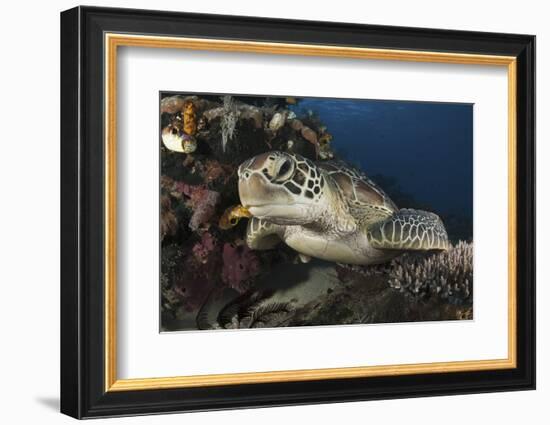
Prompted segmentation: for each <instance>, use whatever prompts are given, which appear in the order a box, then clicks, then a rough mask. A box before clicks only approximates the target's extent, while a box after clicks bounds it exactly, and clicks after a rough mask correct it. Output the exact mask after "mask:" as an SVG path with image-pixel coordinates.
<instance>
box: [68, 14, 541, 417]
mask: <svg viewBox="0 0 550 425" xmlns="http://www.w3.org/2000/svg"><path fill="white" fill-rule="evenodd" d="M61 56H62V61H61V69H62V76H61V79H62V84H61V101H62V125H61V145H62V146H61V163H62V170H61V172H62V173H61V174H62V175H61V191H62V217H61V219H62V233H61V239H62V253H61V254H62V281H61V306H62V307H61V308H62V309H61V324H62V325H61V333H62V335H61V352H62V358H61V369H62V372H61V411H62V412H63V413H66V414H68V415H71V416H74V417H77V418H90V417H103V416H120V415H134V414H147V413H162V412H178V411H181V412H185V411H197V410H210V409H227V408H239V407H253V406H273V405H290V404H305V403H323V402H337V401H352V400H369V399H381V398H397V397H411V396H427V395H443V394H461V393H474V392H487V391H507V390H521V389H533V388H534V387H535V310H534V308H535V274H534V272H535V252H534V250H535V231H534V226H535V221H534V203H535V196H534V193H535V192H534V187H535V183H534V176H535V173H534V154H535V153H534V143H535V135H534V119H535V111H534V90H535V88H534V82H535V80H534V69H535V68H534V58H535V38H534V36H528V35H512V34H494V33H474V32H464V31H448V30H433V29H416V28H398V27H384V26H366V25H354V24H341V23H328V22H312V21H292V20H276V19H264V18H244V17H236V16H218V15H199V14H186V13H175V12H159V11H142V10H125V9H106V8H93V7H77V8H75V9H71V10H68V11H66V12H63V13H62V14H61Z"/></svg>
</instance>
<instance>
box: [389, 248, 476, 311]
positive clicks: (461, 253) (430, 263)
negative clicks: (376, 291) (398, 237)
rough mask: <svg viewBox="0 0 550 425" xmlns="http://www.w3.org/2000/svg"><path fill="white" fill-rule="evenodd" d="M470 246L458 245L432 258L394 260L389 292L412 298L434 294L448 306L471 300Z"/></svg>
mask: <svg viewBox="0 0 550 425" xmlns="http://www.w3.org/2000/svg"><path fill="white" fill-rule="evenodd" d="M473 251H474V246H473V243H468V242H462V241H460V242H459V243H458V244H457V245H455V246H453V247H451V248H450V249H449V250H448V251H444V252H440V253H438V254H434V255H431V256H428V257H426V256H421V255H418V254H404V255H402V256H401V257H399V258H397V259H395V260H393V262H392V268H391V271H390V276H389V284H390V286H391V287H392V288H394V289H397V290H399V291H401V292H406V293H408V294H410V295H413V296H425V295H428V294H437V295H439V296H440V297H442V298H445V299H448V300H449V301H451V302H462V301H465V300H467V299H470V298H471V295H472V283H473Z"/></svg>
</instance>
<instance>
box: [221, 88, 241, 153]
mask: <svg viewBox="0 0 550 425" xmlns="http://www.w3.org/2000/svg"><path fill="white" fill-rule="evenodd" d="M238 115H239V114H238V111H237V109H236V108H235V104H234V102H233V97H232V96H224V97H223V116H222V121H221V128H222V150H223V151H224V152H225V147H226V146H227V142H228V141H229V140H233V137H234V136H235V127H236V126H237V121H238V119H239V117H238Z"/></svg>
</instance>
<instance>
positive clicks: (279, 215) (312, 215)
mask: <svg viewBox="0 0 550 425" xmlns="http://www.w3.org/2000/svg"><path fill="white" fill-rule="evenodd" d="M238 176H239V197H240V200H241V203H242V205H243V206H244V208H246V209H247V210H248V211H249V212H250V214H251V215H252V218H250V220H249V222H248V227H247V233H246V242H247V244H248V246H249V247H250V248H252V249H258V250H262V249H271V248H273V247H275V245H276V244H277V243H279V242H280V241H284V242H285V243H286V244H287V245H288V246H290V247H291V248H293V249H295V250H296V251H298V253H299V254H300V257H301V258H302V259H303V260H304V261H307V259H308V258H310V257H315V258H320V259H323V260H328V261H332V262H337V263H345V264H360V265H369V264H379V263H384V262H386V261H389V260H391V259H392V258H394V257H396V256H398V255H400V254H401V253H403V252H405V251H409V250H412V251H428V250H446V249H447V247H448V238H447V232H446V231H445V227H444V225H443V222H442V221H441V219H440V218H439V217H438V216H437V215H436V214H434V213H431V212H426V211H420V210H413V209H398V208H397V207H396V205H395V204H394V203H393V201H392V200H391V199H390V198H389V197H388V196H387V195H386V194H385V193H384V192H383V191H382V189H380V188H379V187H378V186H377V185H376V184H375V183H373V182H372V181H371V180H370V179H369V178H368V177H367V176H366V175H365V174H363V173H362V172H360V171H358V170H356V169H354V168H352V167H350V166H348V165H346V164H345V163H343V162H339V161H321V162H317V163H313V162H312V161H310V160H309V159H306V158H304V157H302V156H300V155H295V154H290V153H286V152H280V151H272V152H266V153H263V154H261V155H258V156H255V157H253V158H250V159H248V160H246V161H245V162H243V163H242V164H241V165H240V167H239V169H238Z"/></svg>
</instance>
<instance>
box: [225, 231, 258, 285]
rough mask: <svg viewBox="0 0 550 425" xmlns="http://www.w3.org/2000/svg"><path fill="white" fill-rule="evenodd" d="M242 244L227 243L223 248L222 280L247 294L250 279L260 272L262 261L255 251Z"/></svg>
mask: <svg viewBox="0 0 550 425" xmlns="http://www.w3.org/2000/svg"><path fill="white" fill-rule="evenodd" d="M240 242H241V243H240V244H239V245H235V244H233V243H226V244H224V246H223V254H222V255H223V270H222V280H223V282H224V283H225V284H226V285H228V286H229V287H230V288H233V289H236V290H237V291H238V292H245V291H246V290H247V289H248V287H249V283H250V279H251V278H254V277H256V276H257V275H258V274H259V272H260V261H259V259H258V257H257V256H256V254H255V253H254V251H252V250H251V249H250V248H248V247H247V246H246V245H245V244H244V242H242V241H240Z"/></svg>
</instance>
